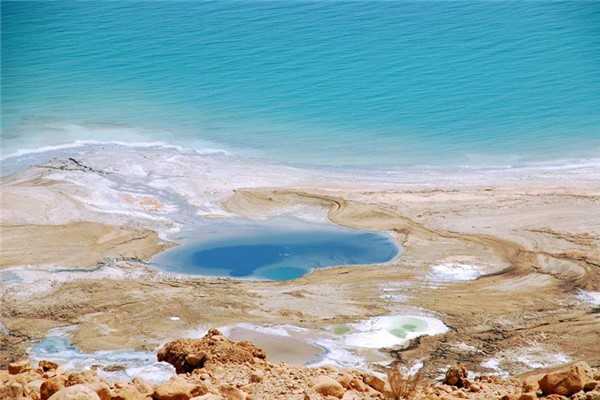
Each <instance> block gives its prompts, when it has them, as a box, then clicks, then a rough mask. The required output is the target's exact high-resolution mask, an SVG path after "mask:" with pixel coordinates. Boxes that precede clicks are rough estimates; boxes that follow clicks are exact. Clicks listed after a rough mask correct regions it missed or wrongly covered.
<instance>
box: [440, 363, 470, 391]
mask: <svg viewBox="0 0 600 400" xmlns="http://www.w3.org/2000/svg"><path fill="white" fill-rule="evenodd" d="M468 375H469V371H467V368H465V366H464V365H463V364H456V365H453V366H451V367H450V368H448V371H446V377H445V379H444V383H445V384H447V385H451V386H456V387H463V386H465V381H466V379H467V376H468Z"/></svg>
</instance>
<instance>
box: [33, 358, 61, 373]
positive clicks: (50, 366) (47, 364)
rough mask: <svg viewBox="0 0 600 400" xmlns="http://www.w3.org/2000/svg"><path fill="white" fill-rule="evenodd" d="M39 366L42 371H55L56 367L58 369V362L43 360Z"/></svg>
mask: <svg viewBox="0 0 600 400" xmlns="http://www.w3.org/2000/svg"><path fill="white" fill-rule="evenodd" d="M38 368H39V369H40V371H41V372H42V373H44V372H48V371H55V370H56V369H58V364H57V363H55V362H52V361H48V360H41V361H40V362H39V363H38Z"/></svg>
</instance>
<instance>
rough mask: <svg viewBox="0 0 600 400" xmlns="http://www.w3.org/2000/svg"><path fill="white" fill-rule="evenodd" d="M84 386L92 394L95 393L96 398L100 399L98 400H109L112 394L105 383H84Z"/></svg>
mask: <svg viewBox="0 0 600 400" xmlns="http://www.w3.org/2000/svg"><path fill="white" fill-rule="evenodd" d="M85 385H86V386H87V387H88V388H90V389H92V390H93V391H94V392H96V394H97V395H98V397H100V400H111V398H112V392H111V390H110V388H109V387H108V385H107V384H106V383H104V382H94V383H86V384H85Z"/></svg>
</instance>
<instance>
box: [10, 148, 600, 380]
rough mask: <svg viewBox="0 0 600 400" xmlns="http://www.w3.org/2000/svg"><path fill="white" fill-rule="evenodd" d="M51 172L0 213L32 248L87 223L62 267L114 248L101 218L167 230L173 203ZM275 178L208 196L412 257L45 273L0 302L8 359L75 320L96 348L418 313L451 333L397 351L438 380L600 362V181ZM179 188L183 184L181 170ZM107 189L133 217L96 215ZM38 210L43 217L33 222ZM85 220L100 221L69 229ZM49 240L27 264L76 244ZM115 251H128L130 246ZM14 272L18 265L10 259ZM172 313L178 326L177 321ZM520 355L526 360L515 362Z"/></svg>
mask: <svg viewBox="0 0 600 400" xmlns="http://www.w3.org/2000/svg"><path fill="white" fill-rule="evenodd" d="M92 160H94V159H93V158H92ZM94 167H95V168H96V169H98V168H99V166H98V165H94ZM115 168H116V167H115ZM202 168H205V166H203V167H202ZM49 173H53V172H48V171H47V170H44V169H43V168H40V169H37V170H36V169H32V170H29V171H26V172H24V173H22V174H20V175H17V176H12V177H9V178H6V179H4V182H3V186H2V192H3V193H21V194H23V193H31V195H32V196H31V198H35V199H37V200H36V203H35V204H34V203H31V204H30V205H27V204H25V203H24V204H21V205H19V206H17V205H16V204H17V201H16V200H15V199H16V198H17V197H13V200H10V201H11V203H10V204H9V206H8V207H4V206H3V209H7V208H8V209H11V210H13V211H11V212H10V213H3V224H5V225H13V226H14V225H28V227H27V228H23V229H22V230H20V231H19V234H18V235H17V236H18V238H19V241H22V242H25V241H30V243H34V242H35V241H36V240H38V241H41V240H42V239H38V238H40V237H44V238H48V239H49V238H50V237H52V236H54V235H55V234H56V232H58V231H59V230H60V229H73V228H72V227H73V226H80V227H81V226H86V225H85V224H88V223H89V224H90V225H89V227H90V229H89V230H87V229H85V232H86V233H85V234H78V235H72V236H71V238H72V240H73V243H72V244H70V246H74V245H75V243H78V244H79V245H81V246H83V247H84V248H86V249H88V250H87V251H85V252H77V253H73V252H71V254H70V255H69V256H68V257H65V260H68V261H69V265H73V266H74V265H79V264H81V265H84V264H85V263H86V262H91V261H92V260H94V259H96V260H98V261H100V260H101V258H100V255H105V254H106V251H107V249H108V247H110V248H112V249H113V250H114V246H108V247H107V246H106V244H105V243H106V242H105V243H101V242H100V240H99V238H100V237H102V236H101V235H96V236H94V234H93V232H94V230H98V231H102V229H100V228H99V225H98V224H99V223H105V224H111V225H113V227H110V228H108V227H106V225H103V227H106V228H103V229H108V230H109V232H111V234H114V235H116V233H115V232H123V234H124V235H125V236H126V237H127V235H130V236H128V237H131V236H135V234H134V233H133V232H138V233H136V234H140V235H141V234H142V232H146V234H147V231H142V230H141V229H142V228H138V227H136V229H140V230H139V231H138V230H131V228H127V227H126V226H131V222H132V221H138V222H139V226H140V227H143V229H151V228H156V229H158V228H159V227H162V228H164V227H168V226H169V222H168V221H166V222H165V221H163V220H159V219H160V218H165V219H168V218H167V212H166V211H165V210H166V209H168V208H169V207H172V206H173V205H172V204H167V202H166V201H161V200H160V199H157V198H156V197H152V196H151V195H150V194H147V196H151V197H152V199H153V200H151V201H150V200H148V199H149V198H150V197H144V199H145V200H144V201H143V202H142V203H143V204H142V203H140V202H137V203H135V202H134V204H132V202H131V198H130V197H127V195H129V193H126V192H125V191H124V190H123V189H121V188H119V187H112V186H110V190H108V191H106V192H103V191H102V190H104V189H102V190H101V188H102V186H101V185H99V187H100V189H98V190H97V191H96V193H95V194H94V193H92V192H93V191H92V190H91V189H90V188H89V187H84V186H81V185H83V183H82V182H84V181H87V180H89V181H93V182H104V181H105V180H106V179H108V178H106V176H104V175H102V176H101V175H98V174H96V173H94V172H82V171H80V170H78V171H61V174H63V175H64V176H63V178H61V179H63V180H61V179H58V177H57V176H56V175H52V179H48V177H47V175H46V174H49ZM113 173H116V172H114V171H113ZM190 173H191V172H190ZM69 174H72V176H71V175H69ZM87 175H92V176H90V177H87ZM148 176H150V175H148ZM152 176H155V175H152ZM65 177H67V178H68V179H67V178H65ZM276 178H278V179H279V180H277V179H267V178H261V180H260V182H261V183H263V186H264V187H252V188H246V189H244V188H243V185H241V183H240V182H236V185H240V186H239V187H237V188H236V187H235V185H234V186H233V187H226V188H224V187H221V186H219V187H216V186H215V187H213V188H212V189H214V190H213V192H214V193H217V192H218V193H217V194H218V195H214V196H215V197H214V198H217V199H218V198H220V199H221V200H223V207H224V209H225V211H223V210H221V211H220V212H221V213H222V215H228V213H233V214H239V215H243V216H249V217H254V218H263V217H267V216H269V215H275V214H279V213H281V212H282V210H283V211H284V212H288V211H289V210H297V209H302V210H316V209H321V210H327V215H328V218H329V219H330V220H331V221H333V222H335V223H337V224H340V225H345V226H349V227H352V228H357V229H368V230H379V231H387V232H389V233H390V234H392V235H393V236H394V237H395V238H396V239H397V240H398V241H399V242H400V243H401V244H402V246H403V247H404V253H403V254H402V255H401V257H399V258H398V259H397V260H394V261H393V262H392V263H391V264H389V265H381V266H368V267H340V268H332V269H324V270H317V271H315V272H313V273H311V274H310V275H307V276H304V277H302V278H300V279H297V280H294V281H291V282H252V281H233V280H226V279H210V278H196V277H174V276H169V275H163V274H159V273H156V272H155V271H153V270H151V269H147V268H145V267H143V266H140V265H136V264H135V263H123V264H120V266H118V268H120V269H121V270H123V271H130V273H129V272H128V273H127V274H124V275H119V276H118V279H117V277H116V276H115V277H112V275H110V274H108V273H106V274H105V275H101V276H100V275H98V277H97V278H94V279H92V278H93V277H95V276H96V275H90V277H89V278H86V276H85V275H84V276H82V275H75V274H73V275H69V276H67V275H62V278H61V279H57V278H53V277H52V276H50V277H48V278H47V279H48V280H49V281H51V282H53V283H52V284H51V285H46V286H44V285H40V287H43V290H39V291H37V292H35V291H29V292H27V294H25V295H24V294H23V293H24V292H23V288H22V287H19V285H18V284H13V285H10V286H7V287H5V288H2V294H1V296H2V297H1V301H2V308H1V310H0V317H1V319H0V322H2V324H3V325H4V326H5V327H6V328H7V329H9V330H10V332H11V333H10V334H9V335H1V334H0V336H2V340H3V344H5V345H6V346H3V348H6V349H7V351H6V352H5V353H4V354H3V357H2V359H6V360H10V359H15V358H18V357H20V355H21V354H22V352H23V350H24V349H25V348H26V347H28V346H30V345H31V343H32V340H33V339H36V338H40V337H42V336H43V334H44V332H45V330H47V329H48V328H50V327H56V326H64V325H71V324H79V329H78V330H77V332H76V333H75V336H74V343H75V344H76V345H77V346H79V347H80V348H81V349H84V350H87V351H90V350H99V349H114V348H140V349H141V348H143V349H153V348H154V347H155V346H156V345H158V344H159V343H161V342H163V341H164V340H167V339H169V338H176V337H181V336H186V335H190V334H194V332H197V331H198V330H200V329H201V328H202V327H207V326H209V325H210V326H223V325H227V324H235V323H240V322H249V323H256V324H294V325H298V326H304V327H310V328H315V329H323V328H324V327H326V326H330V325H334V324H341V323H348V322H356V321H359V320H364V319H366V318H369V317H374V316H378V315H389V314H402V313H422V314H425V315H432V316H435V317H437V318H440V319H442V320H443V321H444V322H445V323H446V324H447V325H448V326H449V327H450V328H451V330H450V331H449V332H448V333H446V334H442V335H437V336H431V337H422V338H421V339H420V340H419V341H417V342H415V343H413V344H412V346H411V347H410V348H409V349H406V350H399V349H396V351H395V352H394V354H395V357H397V358H398V359H400V360H401V361H402V362H403V363H405V364H407V365H411V364H412V363H414V362H415V361H416V360H423V361H424V364H425V367H424V368H425V371H426V372H427V374H429V376H435V375H436V374H438V373H439V369H440V368H443V367H445V366H446V365H447V364H450V363H453V362H455V361H466V362H467V364H468V367H469V369H471V370H476V371H481V372H493V371H491V370H489V369H485V368H483V367H482V366H481V363H485V362H486V361H488V364H487V365H493V363H491V364H490V363H489V360H490V359H494V358H497V359H498V362H499V364H498V366H499V368H500V369H501V370H503V371H507V372H509V373H512V374H514V373H521V372H525V371H527V370H529V369H534V367H532V365H533V364H535V360H534V359H535V358H536V357H538V356H539V353H540V352H541V353H542V354H544V353H545V354H548V355H551V354H562V355H564V356H565V357H567V358H570V359H572V360H585V361H587V362H589V363H590V364H591V365H595V366H597V365H600V354H599V353H598V351H597V345H598V343H600V314H598V313H597V312H595V311H594V306H593V305H590V304H588V303H585V302H583V301H581V300H580V291H579V290H580V289H583V290H587V291H598V290H600V267H599V265H600V184H597V183H596V184H589V183H586V184H580V183H577V182H574V183H569V182H567V181H564V180H562V181H557V182H554V183H552V182H547V181H544V182H541V183H540V182H537V183H535V184H529V183H527V182H522V183H518V184H517V183H503V182H498V183H497V184H494V185H490V184H488V183H485V184H481V185H476V184H470V185H469V186H468V187H459V186H458V184H456V185H455V186H448V185H444V186H443V187H442V186H439V187H434V188H432V187H431V186H432V185H433V186H435V185H434V184H432V183H431V182H429V183H428V187H427V188H421V189H419V188H415V187H414V186H410V185H408V186H407V185H401V184H398V185H396V186H397V187H396V188H390V187H389V186H390V184H386V185H385V186H386V187H385V188H383V187H382V188H377V187H376V185H371V186H370V187H368V188H367V189H361V188H362V186H354V187H352V186H353V185H349V184H339V185H338V184H333V183H332V184H330V185H325V184H321V183H319V184H314V185H308V182H305V181H303V180H302V179H304V178H302V179H300V178H298V179H295V180H294V181H293V182H292V183H291V184H290V183H288V184H289V185H293V186H294V187H286V181H285V180H283V181H282V180H281V179H280V177H276ZM111 179H112V178H111ZM143 179H145V180H144V182H145V184H148V185H150V184H151V183H152V182H150V181H148V179H150V178H147V177H146V178H143ZM160 179H161V180H162V181H168V180H169V179H170V178H169V176H161V177H160ZM172 179H173V185H174V186H176V185H175V183H177V182H179V181H177V177H176V176H173V178H172ZM186 179H187V178H186ZM196 179H199V178H196ZM207 179H208V178H207ZM215 179H216V178H215ZM67 181H68V182H67ZM275 181H277V182H278V184H277V185H275V184H274V182H275ZM73 182H78V183H77V184H76V183H73ZM186 182H187V181H186ZM211 182H212V181H211ZM105 183H106V182H105ZM301 183H302V185H301ZM304 183H306V184H304ZM253 186H255V185H253ZM392 186H393V185H392ZM48 187H50V188H53V189H48ZM106 187H109V185H107V186H106ZM183 187H185V189H186V190H190V191H193V190H194V189H193V188H191V187H187V186H182V188H180V189H174V190H178V191H180V192H181V193H182V194H183V193H184V189H183ZM357 187H358V188H357ZM197 190H200V189H197ZM213 192H211V193H213ZM41 193H43V195H42V194H41ZM99 193H110V195H111V196H112V197H111V199H112V200H113V201H116V202H117V203H116V204H115V206H114V208H115V209H118V210H120V211H123V210H129V211H130V213H129V214H124V213H123V214H117V213H115V212H114V210H113V209H100V207H99V206H98V204H100V203H98V201H99V200H98V196H99ZM207 193H208V192H202V193H200V192H198V197H197V198H196V199H195V200H194V202H196V203H197V204H205V203H204V201H205V200H206V199H208V198H209V197H206V198H205V197H203V196H208V195H207ZM187 195H189V196H192V194H187ZM15 196H16V195H15ZM94 196H95V197H94ZM211 196H213V195H211ZM219 196H220V197H219ZM192 197H193V196H192ZM7 198H8V197H6V196H5V197H4V199H3V202H4V201H6V199H7ZM211 198H212V197H211ZM119 199H120V200H119ZM94 202H95V203H94ZM5 204H8V203H5ZM57 204H62V205H60V206H57ZM101 204H105V203H101ZM144 204H145V205H144ZM148 204H150V205H151V206H147V205H148ZM217 204H218V203H217ZM13 205H14V207H15V208H14V209H13ZM40 207H41V208H40ZM128 207H129V208H128ZM132 207H133V209H132ZM207 207H208V208H207V209H211V208H210V207H214V204H213V205H212V206H210V207H209V206H207ZM29 209H31V212H32V213H33V215H38V216H37V217H36V218H37V219H32V218H31V217H29V214H28V210H29ZM40 209H45V210H57V212H58V213H60V212H62V210H65V211H66V210H67V209H68V210H70V211H69V212H70V213H71V214H68V215H70V217H69V218H68V220H64V221H61V220H59V219H53V218H55V217H54V216H53V215H50V214H52V213H51V212H50V211H47V213H50V214H48V215H50V216H48V218H51V220H52V225H53V227H52V228H48V230H47V231H46V230H41V231H36V229H39V224H40V221H43V220H44V219H45V218H46V217H45V216H44V215H42V214H35V213H36V212H37V211H35V210H40ZM14 210H18V212H17V211H14ZM135 213H140V215H138V216H136V214H135ZM317 214H318V213H317ZM61 218H64V217H61ZM153 218H157V219H153ZM78 220H84V221H93V223H90V222H86V223H78V222H74V221H78ZM156 221H158V222H156ZM45 225H49V224H45ZM123 226H125V228H123ZM65 227H71V228H65ZM106 234H108V233H106ZM114 240H117V239H114ZM44 243H49V245H48V247H47V250H46V253H47V254H39V255H38V257H40V259H38V260H35V259H33V258H32V259H30V260H31V261H30V262H28V264H35V263H37V262H39V263H43V264H45V263H47V262H45V261H44V262H42V261H43V260H44V257H49V256H50V255H52V254H55V255H60V254H61V253H62V252H63V251H66V250H67V249H68V247H65V246H64V243H62V242H61V241H60V240H50V239H49V240H47V241H45V242H44ZM113 243H114V242H113ZM144 246H145V247H144ZM153 246H160V244H157V241H156V237H155V236H151V235H150V236H148V237H147V238H146V239H144V240H141V243H140V247H141V248H143V249H145V250H144V253H143V254H145V255H148V254H151V253H152V252H153V251H156V250H157V249H158V247H153ZM3 247H4V246H3ZM8 247H10V248H9V249H8V251H9V253H12V254H16V252H17V250H16V245H11V246H8ZM131 249H132V248H131ZM136 249H137V245H136ZM3 251H6V250H3ZM136 251H137V250H136ZM140 251H141V250H140ZM116 253H117V254H121V255H125V254H129V253H127V252H126V250H123V251H122V252H116ZM134 256H138V257H140V258H142V257H141V256H140V255H139V254H134ZM32 257H33V256H32ZM11 263H16V261H11V262H6V263H3V265H9V264H11ZM444 263H457V264H468V265H475V266H478V267H479V268H481V271H482V273H484V274H486V275H487V276H486V275H484V276H483V277H481V278H479V279H477V280H470V281H458V282H443V281H442V282H440V281H435V280H431V278H430V274H431V268H430V267H431V266H432V265H439V264H444ZM18 264H25V263H22V262H19V263H18ZM99 273H100V272H92V273H90V274H99ZM65 277H70V278H68V279H65ZM52 279H56V280H55V281H52ZM29 285H33V283H29ZM21 286H22V285H21ZM394 296H396V297H394ZM399 299H400V300H399ZM172 316H177V317H179V318H180V319H179V320H176V321H173V320H170V317H172ZM519 351H520V352H521V353H522V354H521V353H519V354H520V355H521V358H520V361H518V360H516V358H515V359H507V355H509V356H508V358H511V357H510V354H517V353H518V352H519ZM547 358H548V359H549V360H550V359H552V357H550V356H548V357H547ZM557 359H560V358H557ZM515 360H516V361H515ZM532 360H533V361H532Z"/></svg>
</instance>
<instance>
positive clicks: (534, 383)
mask: <svg viewBox="0 0 600 400" xmlns="http://www.w3.org/2000/svg"><path fill="white" fill-rule="evenodd" d="M542 377H543V375H531V376H528V377H527V378H525V379H524V380H523V386H522V390H523V393H527V392H537V391H538V390H540V384H539V383H538V382H539V381H540V379H542Z"/></svg>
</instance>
